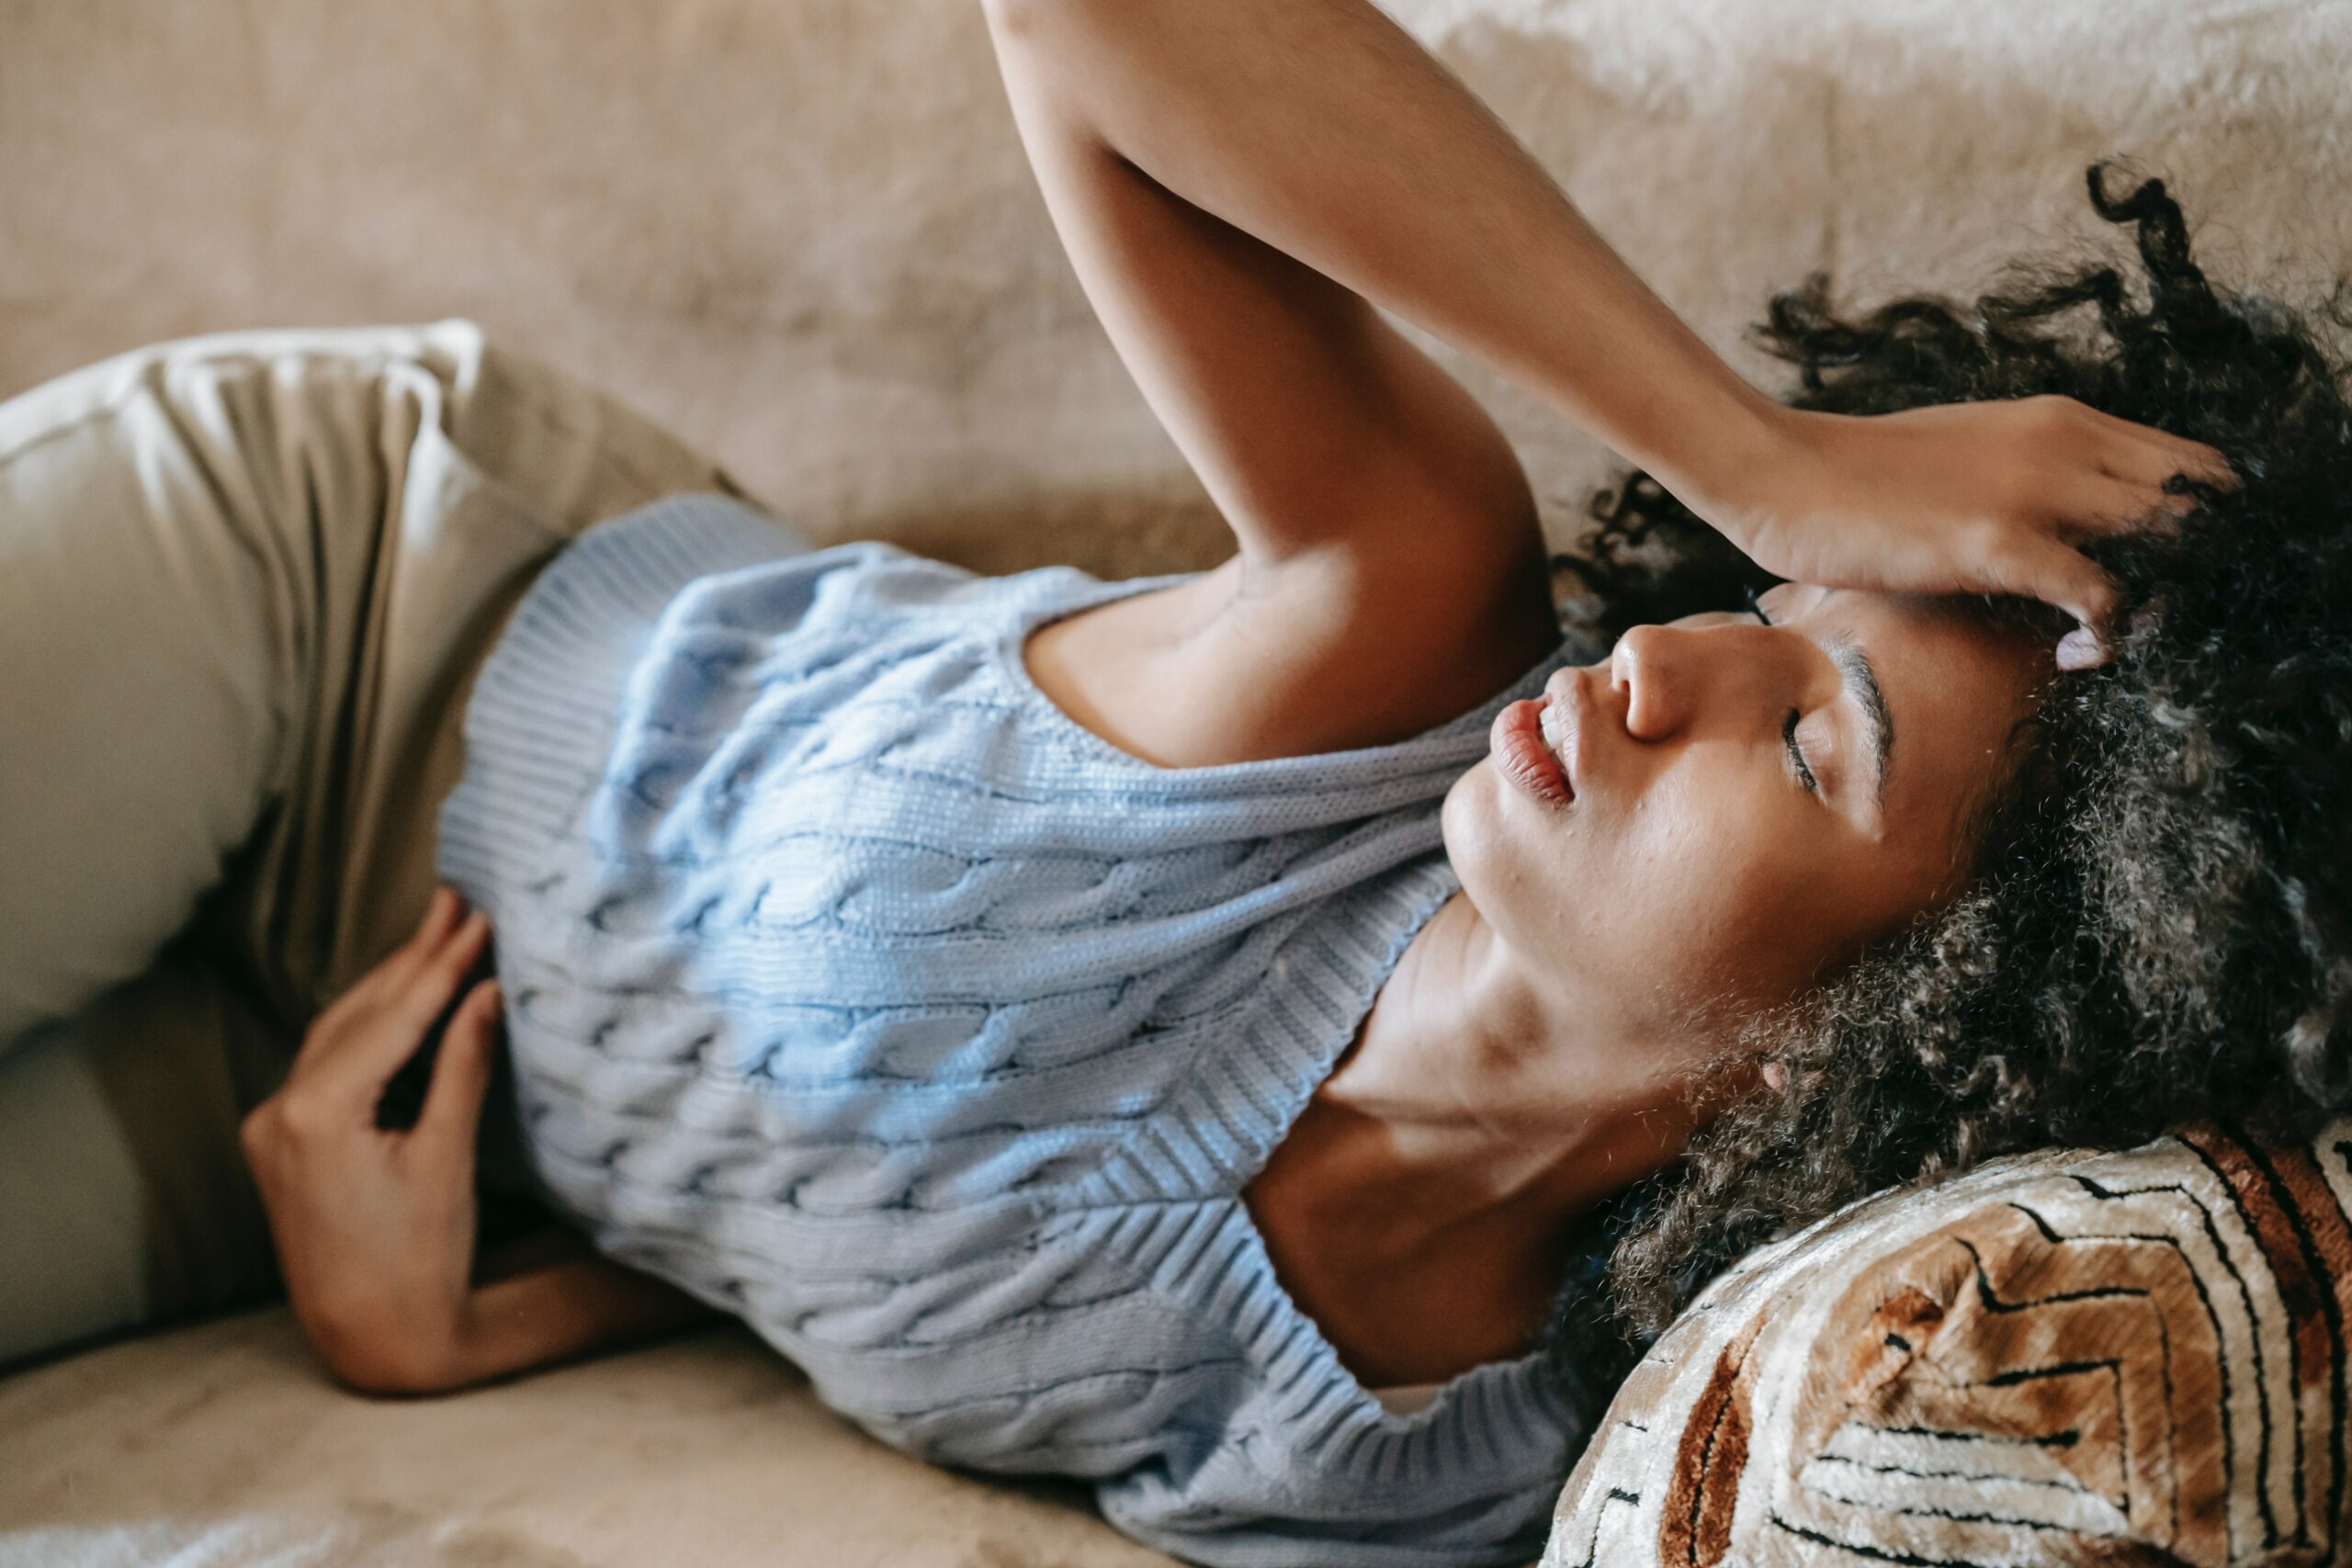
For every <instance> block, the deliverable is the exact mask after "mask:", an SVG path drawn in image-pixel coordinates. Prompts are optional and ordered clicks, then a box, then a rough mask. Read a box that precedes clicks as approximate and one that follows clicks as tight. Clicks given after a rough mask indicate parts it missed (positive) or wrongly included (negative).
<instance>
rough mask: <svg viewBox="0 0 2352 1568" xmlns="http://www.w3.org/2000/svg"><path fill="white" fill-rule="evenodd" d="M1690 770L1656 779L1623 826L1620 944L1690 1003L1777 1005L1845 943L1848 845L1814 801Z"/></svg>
mask: <svg viewBox="0 0 2352 1568" xmlns="http://www.w3.org/2000/svg"><path fill="white" fill-rule="evenodd" d="M1719 784H1720V781H1716V780H1713V779H1710V778H1708V777H1705V776H1703V775H1700V774H1697V773H1693V774H1692V775H1691V776H1690V777H1687V778H1676V777H1672V776H1668V777H1666V778H1661V779H1659V780H1657V783H1656V784H1655V785H1654V787H1653V788H1651V789H1650V790H1648V791H1647V792H1645V795H1644V797H1643V800H1642V805H1641V808H1640V809H1639V810H1638V811H1636V812H1634V813H1632V814H1630V818H1629V820H1628V821H1627V823H1626V824H1625V829H1626V830H1625V833H1624V838H1623V853H1622V857H1621V858H1622V875H1620V876H1619V877H1617V878H1615V879H1614V880H1616V881H1617V883H1618V886H1616V887H1615V888H1613V889H1612V892H1613V893H1614V894H1615V896H1616V902H1615V906H1614V907H1615V908H1617V909H1619V910H1621V911H1622V915H1623V924H1624V926H1625V927H1626V928H1627V929H1626V930H1625V931H1623V945H1624V946H1627V947H1635V946H1637V947H1638V950H1640V951H1644V952H1646V953H1649V954H1651V955H1652V962H1653V963H1656V964H1664V965H1666V966H1667V969H1668V972H1669V973H1670V975H1671V977H1672V978H1673V980H1674V982H1675V988H1676V989H1677V991H1679V993H1681V994H1682V995H1683V996H1684V997H1685V998H1686V999H1689V1000H1691V1001H1698V1000H1702V999H1704V1000H1726V999H1729V1000H1736V1001H1741V1002H1746V1003H1759V1002H1770V1001H1778V1000H1781V999H1784V998H1787V997H1788V996H1790V995H1792V993H1793V992H1794V991H1795V990H1797V989H1798V988H1799V987H1802V986H1803V985H1804V984H1805V983H1806V982H1807V981H1808V980H1810V979H1811V978H1812V977H1813V976H1815V974H1817V973H1818V972H1819V971H1820V970H1821V968H1822V967H1823V966H1824V964H1826V963H1828V962H1829V961H1831V960H1832V959H1833V958H1834V957H1835V956H1836V955H1837V954H1838V953H1840V952H1842V951H1843V950H1844V948H1845V947H1846V946H1847V945H1848V944H1849V932H1848V931H1847V930H1846V927H1847V925H1848V924H1849V920H1850V917H1851V914H1852V909H1851V908H1850V906H1849V905H1848V904H1846V903H1845V902H1844V901H1843V900H1842V899H1841V898H1840V897H1839V896H1838V888H1839V887H1840V886H1841V885H1842V883H1843V881H1844V880H1845V877H1844V872H1845V871H1846V870H1847V864H1846V862H1847V859H1848V853H1847V851H1848V846H1846V845H1844V844H1843V843H1841V842H1840V839H1839V835H1838V832H1837V831H1836V830H1835V829H1834V825H1833V824H1830V823H1828V822H1826V820H1821V819H1819V818H1821V816H1822V814H1821V810H1820V807H1816V806H1815V805H1814V804H1813V803H1812V802H1811V801H1810V800H1807V799H1802V798H1797V797H1794V796H1792V797H1791V798H1790V799H1787V800H1781V799H1779V798H1776V797H1774V796H1773V795H1772V794H1771V793H1770V791H1769V790H1759V789H1758V788H1756V787H1754V786H1753V785H1752V784H1751V785H1747V786H1746V787H1740V788H1728V789H1727V788H1723V787H1717V786H1718V785H1719Z"/></svg>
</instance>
